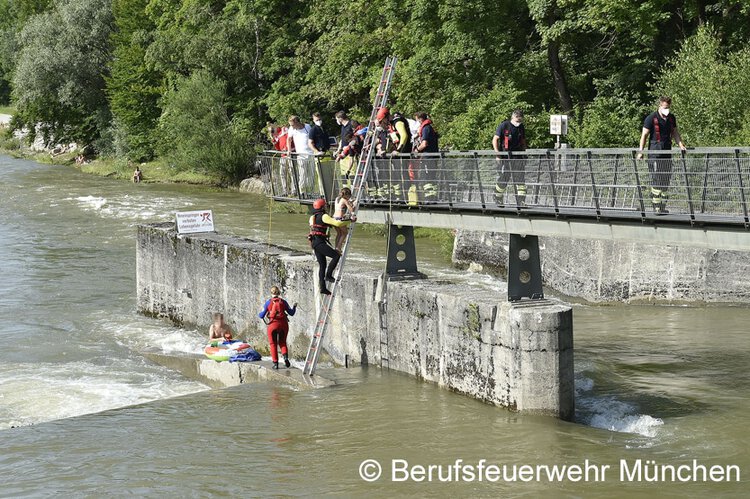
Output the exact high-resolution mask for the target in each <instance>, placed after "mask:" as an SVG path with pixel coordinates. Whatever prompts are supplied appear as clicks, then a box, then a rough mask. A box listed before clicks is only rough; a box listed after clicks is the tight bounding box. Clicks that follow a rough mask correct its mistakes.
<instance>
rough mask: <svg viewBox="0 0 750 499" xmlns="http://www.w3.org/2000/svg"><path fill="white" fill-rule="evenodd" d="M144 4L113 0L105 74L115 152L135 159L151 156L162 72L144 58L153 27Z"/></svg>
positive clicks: (145, 1) (140, 0)
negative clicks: (113, 26) (109, 53)
mask: <svg viewBox="0 0 750 499" xmlns="http://www.w3.org/2000/svg"><path fill="white" fill-rule="evenodd" d="M147 4H148V0H113V2H112V11H113V15H114V20H115V24H116V26H117V31H115V32H113V33H112V38H111V42H112V46H113V58H112V62H111V64H110V76H109V78H107V96H108V98H109V103H110V107H111V109H112V114H113V116H114V120H115V145H116V152H117V153H118V155H121V156H126V157H128V158H129V159H132V160H134V161H139V162H140V161H145V160H148V159H151V158H152V157H153V156H154V147H155V145H156V136H155V130H156V125H157V121H158V119H159V115H160V114H161V109H160V108H159V100H160V98H161V95H162V92H163V89H162V74H161V73H160V72H158V71H155V70H154V69H153V68H152V67H150V66H149V65H148V64H147V63H146V60H145V57H146V50H147V48H148V46H149V45H150V44H151V41H152V39H153V30H154V28H155V25H154V24H153V23H152V22H151V19H150V18H149V16H148V15H147V14H146V5H147Z"/></svg>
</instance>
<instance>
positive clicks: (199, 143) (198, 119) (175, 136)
mask: <svg viewBox="0 0 750 499" xmlns="http://www.w3.org/2000/svg"><path fill="white" fill-rule="evenodd" d="M242 130H243V124H242V123H236V122H234V121H233V120H232V119H230V117H229V115H228V112H227V107H226V88H225V85H224V83H223V82H221V81H219V80H218V79H217V78H215V77H214V76H213V75H211V74H210V73H208V72H207V71H198V72H195V73H193V74H192V75H191V76H190V77H187V78H183V79H182V80H180V81H178V84H177V89H175V90H172V91H169V92H167V94H166V95H165V96H164V111H163V113H162V115H161V118H160V119H159V129H158V131H159V136H160V140H159V152H160V155H161V156H162V157H165V158H167V160H168V162H169V164H170V165H171V167H172V168H173V169H176V170H178V171H180V170H193V171H197V172H203V173H209V174H214V175H217V176H219V177H220V178H222V179H224V180H231V181H236V180H239V179H241V178H243V177H244V175H245V174H246V173H247V170H248V168H249V166H250V165H252V163H253V162H252V159H253V152H252V149H251V148H250V146H249V144H248V143H247V141H246V140H245V138H244V137H245V135H244V134H243V133H242Z"/></svg>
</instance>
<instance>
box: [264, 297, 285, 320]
mask: <svg viewBox="0 0 750 499" xmlns="http://www.w3.org/2000/svg"><path fill="white" fill-rule="evenodd" d="M268 318H269V319H270V320H271V321H285V320H286V305H284V300H282V299H281V298H279V297H278V296H275V297H273V298H271V300H270V303H269V304H268Z"/></svg>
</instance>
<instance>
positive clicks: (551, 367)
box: [136, 223, 574, 419]
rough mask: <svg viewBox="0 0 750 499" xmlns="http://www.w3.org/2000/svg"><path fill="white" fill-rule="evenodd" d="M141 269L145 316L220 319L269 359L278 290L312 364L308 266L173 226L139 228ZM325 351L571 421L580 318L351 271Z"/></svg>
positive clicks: (262, 248)
mask: <svg viewBox="0 0 750 499" xmlns="http://www.w3.org/2000/svg"><path fill="white" fill-rule="evenodd" d="M136 262H137V288H138V290H137V295H138V309H139V311H140V312H142V313H144V314H147V315H151V316H154V317H164V318H168V319H170V320H171V321H173V322H174V323H176V324H194V325H199V326H207V325H208V324H209V323H210V320H211V313H212V312H215V311H222V312H223V313H224V314H225V318H226V320H227V321H228V322H229V324H230V325H232V326H233V327H234V328H235V329H236V330H237V331H238V332H239V333H240V336H242V337H248V338H249V339H250V340H251V342H252V343H253V344H254V345H257V347H259V349H260V350H261V351H262V348H263V347H264V346H266V345H267V340H266V332H265V325H264V324H263V323H262V321H260V320H259V319H258V318H257V312H258V311H259V309H260V308H261V306H262V303H263V302H264V300H265V299H266V298H268V292H269V291H268V290H269V288H270V287H271V286H272V285H274V284H276V285H279V286H280V287H281V288H282V290H283V294H284V296H285V297H286V298H287V299H288V300H290V302H294V301H296V302H298V303H299V309H298V312H297V315H295V316H294V317H292V318H291V320H290V334H289V338H288V343H289V344H290V352H291V355H292V356H293V357H294V358H297V359H302V358H304V356H305V354H306V352H307V347H308V346H309V338H310V335H311V332H312V329H313V324H314V322H315V319H316V306H317V303H318V296H319V295H318V294H317V290H316V289H315V281H316V270H317V269H316V265H315V262H314V260H313V258H312V256H311V255H310V254H307V253H300V252H295V251H292V250H289V249H286V248H282V247H278V246H271V247H270V251H268V246H267V245H266V244H263V243H259V242H255V241H252V240H248V239H242V238H236V237H232V236H226V235H220V234H201V235H194V236H178V235H177V234H176V233H175V231H174V227H173V224H172V223H166V224H154V225H142V226H140V227H139V228H138V243H137V258H136ZM382 298H385V300H386V302H387V328H386V329H381V327H380V319H381V316H380V302H381V301H382V300H381V299H382ZM323 345H324V348H325V350H326V351H327V354H328V355H327V357H323V358H322V361H324V362H325V361H329V362H333V363H336V364H341V365H343V364H345V363H348V364H350V365H351V364H355V365H356V364H360V365H367V364H369V365H382V366H383V367H387V368H390V369H394V370H398V371H402V372H405V373H408V374H411V375H413V376H416V377H418V378H420V379H424V380H428V381H432V382H435V383H438V384H439V385H440V386H444V387H446V388H449V389H451V390H455V391H457V392H460V393H464V394H466V395H469V396H472V397H475V398H478V399H480V400H483V401H486V402H488V403H492V404H496V405H499V406H503V407H508V408H510V409H513V410H518V411H526V412H535V413H542V414H549V415H554V416H557V417H560V418H563V419H572V417H573V412H574V387H573V320H572V310H571V308H570V307H568V306H567V305H565V304H562V303H559V302H555V301H549V300H541V301H533V302H525V303H523V304H511V303H508V302H506V301H504V296H503V295H501V294H499V293H498V294H497V295H494V296H490V295H489V294H488V293H486V292H477V290H476V288H475V287H473V286H470V285H459V284H453V283H446V282H435V281H431V280H422V281H400V282H393V281H391V282H387V283H386V282H384V281H383V280H382V278H381V277H380V276H379V275H378V274H377V273H376V272H374V271H368V270H365V269H361V268H357V267H356V263H355V262H349V264H348V267H347V269H346V272H345V275H344V277H343V279H342V282H341V293H340V294H339V295H338V296H337V299H336V302H335V304H334V306H333V310H332V316H331V323H330V327H329V331H328V334H327V336H326V339H325V340H324V342H323Z"/></svg>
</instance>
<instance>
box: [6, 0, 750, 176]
mask: <svg viewBox="0 0 750 499" xmlns="http://www.w3.org/2000/svg"><path fill="white" fill-rule="evenodd" d="M49 1H51V0H0V99H2V95H3V94H2V92H3V89H5V91H6V92H7V87H8V85H7V82H8V81H12V82H13V86H14V87H15V88H14V89H13V92H14V93H13V94H12V95H14V96H15V99H16V101H17V102H16V107H17V108H18V109H19V110H20V111H21V117H22V118H23V122H25V123H29V124H31V123H34V122H39V123H42V124H43V126H44V127H47V128H50V130H54V132H55V135H56V136H59V137H71V138H73V137H75V138H76V140H79V141H85V140H88V141H91V140H96V139H100V138H101V137H102V136H104V137H105V138H106V137H107V136H109V135H108V134H110V135H111V136H113V137H114V143H115V146H116V147H115V149H116V151H117V152H118V153H119V154H120V155H126V156H128V157H129V158H130V159H133V160H143V159H148V158H150V157H152V155H153V154H154V150H155V148H156V150H157V152H158V153H159V154H161V155H167V156H169V158H170V161H172V162H173V163H174V164H175V165H179V167H181V168H183V167H187V166H188V165H189V166H190V167H194V168H199V169H203V168H209V169H210V170H211V171H221V172H222V173H221V175H222V176H224V177H226V178H229V177H231V176H233V175H234V173H233V172H234V171H236V170H237V169H241V168H243V167H244V166H239V165H245V164H246V161H247V152H245V153H244V156H241V159H232V158H237V157H238V156H237V154H238V153H237V150H238V149H237V148H236V144H237V143H239V142H242V144H243V146H242V149H243V150H245V151H246V150H247V149H248V148H253V147H256V146H257V144H258V143H259V141H258V140H256V138H257V137H258V134H259V133H260V132H261V130H262V129H263V128H264V126H265V124H266V122H267V121H277V122H281V123H284V122H286V118H287V116H288V115H290V114H296V115H300V116H302V117H303V118H305V119H309V118H308V117H309V115H310V113H311V112H312V111H320V112H322V113H323V115H324V117H326V118H327V124H328V127H329V131H330V132H333V130H332V129H331V121H332V117H333V114H334V113H335V112H336V111H338V110H340V109H345V110H348V111H349V112H350V115H352V116H353V117H355V118H358V119H363V118H365V117H366V116H368V115H369V110H370V109H369V108H370V103H371V101H372V97H373V95H372V93H373V89H374V87H375V86H376V84H377V78H378V76H379V74H380V70H381V68H382V64H383V61H384V58H385V57H386V55H388V54H395V55H397V56H398V57H399V66H398V70H397V72H396V79H395V82H394V87H393V90H392V94H391V107H392V108H393V109H396V110H399V111H401V112H403V113H404V114H406V115H412V114H413V113H414V112H417V111H425V112H427V113H429V114H430V115H431V117H432V118H433V121H434V123H435V125H436V128H437V130H438V131H439V132H440V134H441V145H442V146H444V147H446V146H447V147H453V148H487V147H490V141H491V137H492V134H493V132H494V130H495V127H496V126H497V124H498V123H499V122H501V121H502V120H504V119H507V117H508V115H509V113H510V112H511V110H512V109H514V108H521V109H523V111H524V112H525V113H526V122H527V136H528V139H529V145H530V146H531V147H548V146H550V145H551V144H552V141H553V138H552V137H550V136H549V134H548V133H547V132H548V119H549V114H550V113H552V112H560V111H564V112H568V113H571V114H572V116H571V125H570V129H571V133H570V136H569V141H570V143H571V144H572V145H575V146H585V147H610V146H611V147H615V146H620V147H632V146H634V145H635V144H636V143H637V138H638V134H639V132H640V128H641V124H642V120H643V117H644V116H645V114H646V113H647V112H648V111H649V110H651V109H653V108H654V97H655V94H656V93H669V94H673V95H672V96H673V97H674V100H675V105H674V108H675V111H676V114H677V116H678V120H679V123H680V126H681V128H682V131H683V133H684V135H685V138H686V139H687V140H688V142H689V144H690V145H695V146H700V145H712V144H730V143H737V144H740V143H743V144H744V143H748V139H747V138H748V136H750V124H748V121H749V120H750V115H749V114H748V113H749V112H750V111H749V110H750V103H748V99H747V95H746V94H747V92H746V91H745V92H743V91H742V89H746V88H750V86H749V85H748V81H747V77H748V76H747V75H748V74H750V71H748V62H747V61H748V52H747V50H748V49H746V46H747V44H748V41H750V3H748V2H747V1H746V0H526V1H522V2H488V1H486V0H463V1H457V2H435V1H434V0H381V1H379V2H372V3H369V4H367V5H363V4H362V3H356V2H343V3H342V2H337V1H334V0H311V1H305V2H289V1H284V0H53V1H54V3H52V4H50V5H48V2H49ZM107 2H111V8H110V7H109V4H108V3H107ZM73 6H89V7H85V8H84V7H80V8H79V11H78V14H77V19H79V20H81V21H80V22H79V23H78V24H77V25H74V24H75V23H72V22H69V21H68V20H66V18H65V16H64V15H63V13H64V12H68V11H72V9H73V8H74V7H73ZM86 9H89V10H86ZM107 16H108V17H107ZM105 17H106V19H105ZM96 23H99V25H97V26H98V27H96V29H94V28H95V26H94V25H95V24H96ZM84 35H85V36H84ZM84 40H85V41H86V43H84ZM10 76H12V78H11V77H10ZM83 80H85V81H86V84H85V85H83V83H82V81H83ZM3 81H5V82H6V83H5V86H3ZM105 82H106V85H104V83H105ZM196 82H203V83H206V84H209V85H210V88H209V89H206V90H205V92H204V93H201V92H200V91H199V90H200V89H199V88H198V87H197V83H196ZM186 88H192V89H193V90H194V94H195V96H196V98H197V96H200V99H199V101H200V102H201V103H202V104H201V106H203V107H202V108H201V109H203V110H204V111H205V110H206V109H211V107H210V106H208V104H207V103H211V102H214V103H220V105H218V104H217V105H218V109H221V112H220V113H212V112H201V113H198V114H199V115H200V116H197V115H196V110H195V108H192V107H191V106H188V105H187V104H185V105H182V104H180V103H181V102H183V101H181V100H180V99H181V98H182V97H185V99H186V100H185V101H184V103H187V96H188V92H187V91H186V90H185V89H186ZM209 90H210V91H209ZM206 106H208V107H206ZM110 109H111V115H110V111H109V110H110ZM219 117H220V119H219ZM194 118H195V119H196V121H195V122H194V123H192V125H191V126H190V127H188V126H187V123H189V121H190V120H191V119H194ZM203 127H205V128H203ZM717 127H718V128H719V129H721V130H722V134H720V136H719V135H717V134H715V133H713V134H709V133H707V132H706V131H707V130H712V129H715V128H717ZM177 130H179V131H180V132H179V133H177V132H176V131H177ZM217 130H222V131H223V132H225V133H227V134H228V135H227V136H226V137H223V139H224V140H223V142H222V141H219V142H218V143H220V144H223V145H222V146H221V147H226V148H227V150H226V151H224V152H221V151H218V150H216V149H215V147H217V146H216V145H215V144H214V145H213V146H212V147H214V149H211V151H212V152H211V154H210V155H209V156H210V157H213V158H222V157H223V158H225V159H227V161H226V165H227V169H225V170H221V168H220V167H219V166H218V164H217V163H215V162H212V161H211V160H209V159H207V158H209V156H206V157H205V158H201V160H200V161H196V160H195V157H196V156H195V154H193V155H192V156H190V155H188V152H189V151H191V150H192V151H198V149H202V150H203V149H205V150H208V146H207V142H205V141H201V140H199V139H198V137H199V136H200V135H201V134H203V135H205V136H207V137H214V138H218V137H219V136H218V135H217V132H216V131H217ZM110 131H113V132H112V133H111V132H110ZM230 132H231V133H230ZM724 132H726V133H724ZM188 136H189V137H193V138H194V139H195V140H196V141H197V142H196V143H199V144H203V145H205V146H206V147H203V146H201V147H198V146H192V147H188V143H187V142H185V140H186V139H185V137H188ZM240 137H243V140H242V141H240V140H239V138H240ZM191 140H192V139H191ZM101 142H102V139H100V143H101ZM157 142H158V143H159V147H156V143H157ZM171 144H175V145H174V147H175V148H179V149H180V151H179V152H170V147H171ZM206 165H212V166H210V167H207V166H206Z"/></svg>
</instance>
